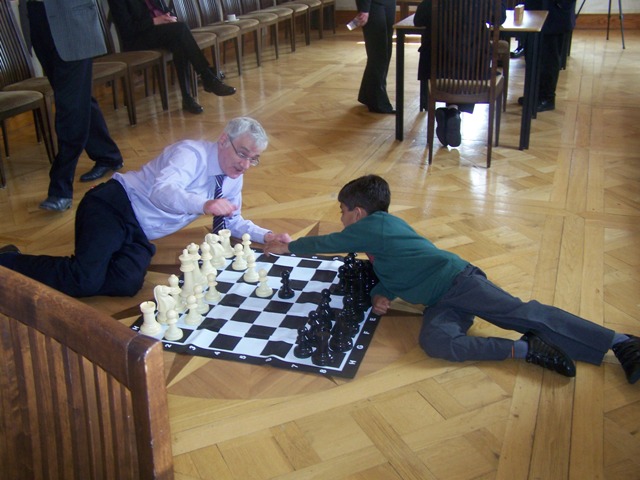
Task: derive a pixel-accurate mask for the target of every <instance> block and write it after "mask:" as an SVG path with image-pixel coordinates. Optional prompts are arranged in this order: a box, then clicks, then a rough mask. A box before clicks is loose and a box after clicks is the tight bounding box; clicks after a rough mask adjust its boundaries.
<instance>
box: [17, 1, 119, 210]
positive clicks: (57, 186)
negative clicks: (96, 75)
mask: <svg viewBox="0 0 640 480" xmlns="http://www.w3.org/2000/svg"><path fill="white" fill-rule="evenodd" d="M19 9H20V20H21V23H22V29H23V33H24V37H25V40H26V42H27V45H28V46H29V48H31V47H32V46H33V50H34V51H35V53H36V56H37V57H38V60H39V61H40V64H41V65H42V69H43V70H44V73H45V75H46V76H47V78H48V79H49V83H51V86H52V87H53V93H54V99H55V106H56V114H55V129H56V135H57V137H58V153H57V155H56V157H55V159H54V162H53V165H52V166H51V170H50V173H49V177H50V182H49V190H48V196H47V198H46V199H45V200H44V201H43V202H42V203H41V204H40V208H43V209H45V210H53V211H58V212H61V211H64V210H67V209H68V208H69V207H71V199H72V197H73V178H74V175H75V171H76V166H77V164H78V158H79V157H80V155H81V154H82V151H83V150H86V152H87V155H89V158H91V159H92V160H93V161H94V162H96V164H95V165H94V167H93V168H92V169H91V170H90V171H89V172H87V173H85V174H84V175H82V176H81V177H80V181H82V182H90V181H93V180H96V179H98V178H101V177H103V176H104V175H106V174H107V173H108V172H110V171H112V170H113V171H115V170H119V169H120V168H122V165H123V162H122V155H121V153H120V150H119V149H118V146H117V145H116V144H115V142H114V141H113V140H112V138H111V136H110V134H109V130H108V129H107V125H106V123H105V120H104V117H103V116H102V112H101V111H100V107H99V106H98V103H97V102H96V100H95V98H93V97H92V96H91V89H92V66H93V60H92V58H93V57H95V56H97V55H102V54H104V53H106V51H107V49H106V46H105V44H104V38H103V36H102V31H101V29H100V21H99V17H98V14H99V12H98V10H97V5H96V3H95V0H47V2H46V3H45V2H44V1H38V0H20V4H19Z"/></svg>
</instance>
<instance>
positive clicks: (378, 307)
mask: <svg viewBox="0 0 640 480" xmlns="http://www.w3.org/2000/svg"><path fill="white" fill-rule="evenodd" d="M371 303H372V304H373V313H375V314H376V315H384V314H385V313H387V310H389V306H390V305H391V300H389V299H388V298H387V297H383V296H382V295H374V297H373V299H372V301H371Z"/></svg>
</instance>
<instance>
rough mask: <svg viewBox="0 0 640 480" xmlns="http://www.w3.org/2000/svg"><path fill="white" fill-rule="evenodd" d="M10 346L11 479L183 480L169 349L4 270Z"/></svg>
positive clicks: (7, 430)
mask: <svg viewBox="0 0 640 480" xmlns="http://www.w3.org/2000/svg"><path fill="white" fill-rule="evenodd" d="M0 339H2V341H0V365H2V368H0V405H2V406H3V408H2V409H0V465H2V477H3V478H11V479H32V478H61V479H65V480H74V479H76V480H85V479H94V478H104V479H107V478H109V479H134V478H139V479H143V478H144V479H167V480H168V479H172V478H174V472H173V457H172V451H171V432H170V426H169V407H168V401H167V390H166V384H165V374H164V363H163V348H162V343H161V342H159V341H157V340H155V339H154V338H151V337H148V336H145V335H142V334H140V333H137V332H135V331H133V330H131V329H130V328H129V327H127V326H126V325H123V324H121V323H119V322H118V321H116V320H114V319H113V318H111V317H109V316H108V315H106V314H105V313H103V312H100V311H98V310H96V309H94V308H92V307H90V306H88V305H86V304H84V303H81V302H80V301H78V300H76V299H74V298H71V297H68V296H66V295H64V294H62V293H60V292H58V291H57V290H53V289H51V288H49V287H47V286H46V285H43V284H41V283H38V282H36V281H35V280H32V279H30V278H28V277H25V276H23V275H21V274H19V273H17V272H14V271H12V270H8V269H6V268H4V267H0Z"/></svg>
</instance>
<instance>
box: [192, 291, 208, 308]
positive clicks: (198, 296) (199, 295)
mask: <svg viewBox="0 0 640 480" xmlns="http://www.w3.org/2000/svg"><path fill="white" fill-rule="evenodd" d="M193 294H194V296H195V297H196V303H197V304H198V313H201V314H203V315H204V314H205V313H207V312H208V311H209V305H207V304H206V303H205V302H204V290H203V289H202V286H201V285H196V288H195V289H194V292H193Z"/></svg>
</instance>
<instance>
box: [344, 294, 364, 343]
mask: <svg viewBox="0 0 640 480" xmlns="http://www.w3.org/2000/svg"><path fill="white" fill-rule="evenodd" d="M343 305H344V308H343V309H342V315H344V321H345V322H346V325H347V326H348V331H349V332H350V334H351V336H352V337H353V336H354V335H356V334H357V333H358V330H360V327H359V324H360V322H361V321H362V320H363V318H364V316H363V314H362V313H361V312H359V311H358V310H357V309H356V306H355V302H354V300H353V296H351V295H345V296H344V300H343Z"/></svg>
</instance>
